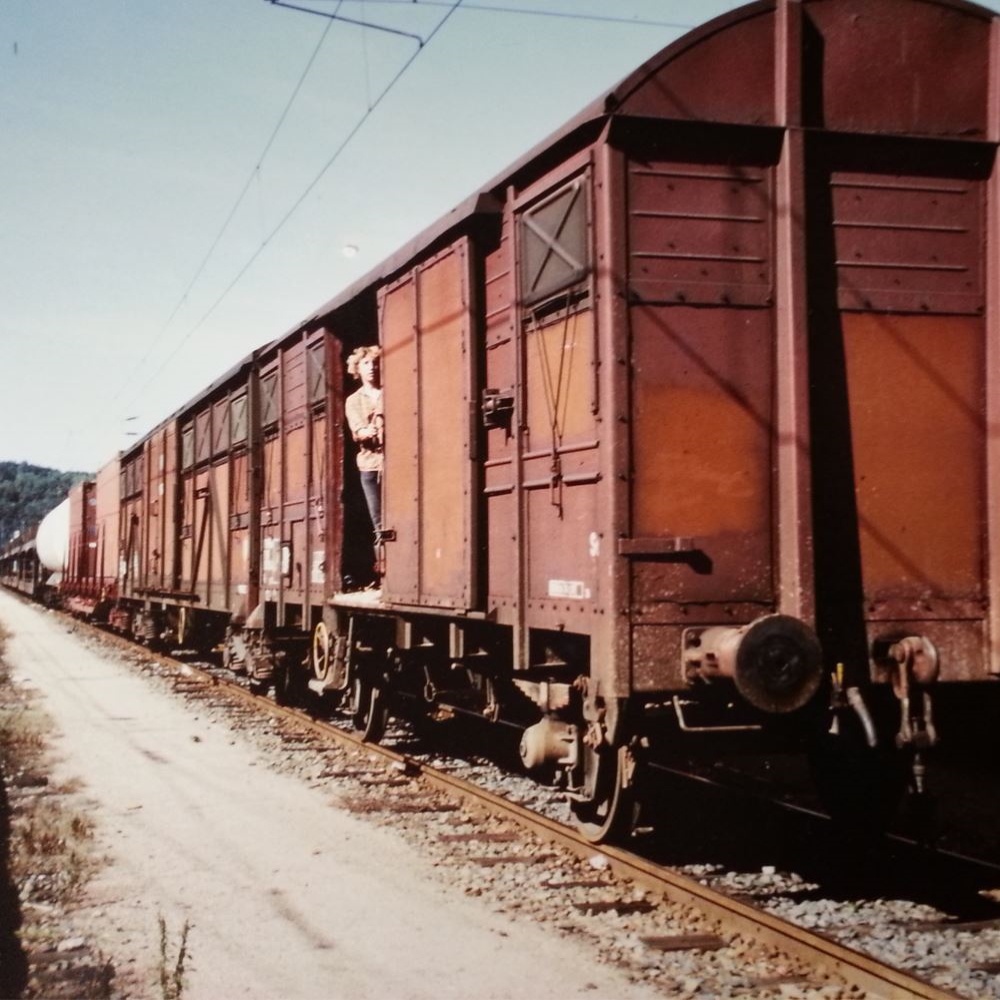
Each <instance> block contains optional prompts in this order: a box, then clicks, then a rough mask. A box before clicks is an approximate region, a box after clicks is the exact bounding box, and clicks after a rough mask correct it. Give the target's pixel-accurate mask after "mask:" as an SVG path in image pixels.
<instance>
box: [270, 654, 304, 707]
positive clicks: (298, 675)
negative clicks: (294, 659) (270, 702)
mask: <svg viewBox="0 0 1000 1000" xmlns="http://www.w3.org/2000/svg"><path fill="white" fill-rule="evenodd" d="M307 690H308V689H307V687H306V677H305V670H304V668H303V667H302V666H299V665H296V664H285V663H283V664H282V665H281V666H280V667H276V668H275V671H274V700H275V701H276V702H277V703H278V704H279V705H287V706H297V705H302V704H303V703H304V702H305V696H306V691H307Z"/></svg>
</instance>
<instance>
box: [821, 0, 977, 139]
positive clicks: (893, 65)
mask: <svg viewBox="0 0 1000 1000" xmlns="http://www.w3.org/2000/svg"><path fill="white" fill-rule="evenodd" d="M802 6H803V8H804V13H805V17H806V27H805V34H806V45H807V53H808V56H809V62H808V65H807V71H808V73H809V84H810V86H809V90H810V93H809V95H808V99H807V102H806V107H807V109H808V111H807V118H806V121H807V124H811V125H821V126H823V127H825V128H828V129H830V130H832V131H855V130H856V131H862V132H883V131H886V132H895V133H914V134H917V135H920V134H924V135H927V134H937V135H954V136H961V137H973V136H978V137H983V136H985V134H986V131H987V106H988V90H987V88H988V82H989V72H988V61H989V39H990V15H989V14H988V13H987V12H986V11H983V10H977V9H975V8H973V7H971V6H970V5H965V4H961V5H960V4H949V3H913V2H911V0H878V2H876V3H872V2H871V0H838V2H837V3H830V2H828V0H806V2H805V3H803V5H802Z"/></svg>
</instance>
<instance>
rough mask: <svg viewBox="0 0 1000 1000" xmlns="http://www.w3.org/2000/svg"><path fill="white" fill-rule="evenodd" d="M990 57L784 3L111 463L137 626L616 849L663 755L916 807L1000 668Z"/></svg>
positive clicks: (701, 40) (654, 83)
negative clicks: (366, 371) (720, 761)
mask: <svg viewBox="0 0 1000 1000" xmlns="http://www.w3.org/2000/svg"><path fill="white" fill-rule="evenodd" d="M997 39H998V27H997V19H996V18H995V17H994V15H992V14H991V13H989V12H987V11H985V10H983V9H982V8H979V7H977V6H974V5H972V4H969V3H964V2H961V0H764V2H759V3H752V4H750V5H748V6H745V7H742V8H739V9H738V10H735V11H733V12H731V13H730V14H727V15H725V16H723V17H720V18H718V19H716V20H714V21H711V22H709V23H708V24H706V25H704V26H702V27H701V28H698V29H696V30H695V31H693V32H691V33H690V34H689V35H687V36H685V37H684V38H682V39H680V40H679V41H677V42H675V43H674V44H672V45H670V46H669V47H667V48H666V49H664V50H663V51H662V52H661V53H660V54H659V55H657V56H656V57H654V58H653V59H651V60H650V61H648V62H647V63H646V64H645V65H643V66H641V67H640V68H639V69H637V70H636V71H635V72H634V73H633V74H632V75H631V76H629V77H628V78H627V79H626V80H624V81H622V82H621V83H620V84H619V85H618V86H617V87H615V88H614V89H613V90H611V91H610V92H609V93H608V94H606V95H605V96H604V97H602V98H601V99H600V100H599V101H597V102H595V103H594V104H592V105H590V106H589V107H588V108H586V109H585V110H584V112H583V113H581V114H580V115H579V116H578V117H577V118H576V119H574V120H573V121H571V122H569V123H568V124H567V125H566V126H565V127H564V128H563V129H561V130H560V131H559V132H558V133H556V134H555V135H553V136H551V137H550V138H549V139H547V140H546V141H545V142H544V143H542V144H541V145H539V146H538V147H537V148H536V149H534V150H532V151H531V152H530V153H528V154H527V155H526V156H524V157H523V158H522V159H521V160H520V161H518V162H517V163H516V164H514V165H513V166H512V167H511V168H510V169H508V170H507V171H505V172H504V173H503V174H501V175H500V176H498V177H497V178H496V179H495V180H494V181H492V182H490V183H489V184H487V185H485V186H484V187H483V188H482V189H481V190H480V191H479V192H477V193H476V194H475V195H474V196H473V197H471V198H470V199H468V200H467V201H466V202H465V203H463V204H462V205H460V206H459V207H458V208H457V209H456V210H455V211H454V212H452V213H451V214H450V215H449V216H447V217H446V218H444V219H442V220H441V221H440V222H439V223H438V224H437V225H435V226H433V227H432V228H431V229H430V230H428V231H427V232H425V233H423V234H421V235H420V236H419V237H417V238H416V239H415V240H414V241H413V242H412V243H411V244H409V245H408V246H407V247H405V248H403V249H402V250H400V251H399V252H398V253H397V254H396V255H395V256H393V257H392V258H390V259H389V260H387V261H386V262H384V263H383V264H382V265H381V266H380V267H379V268H377V269H376V270H375V271H373V272H372V273H370V274H369V275H367V276H366V277H365V278H363V279H362V280H361V281H359V282H358V283H356V284H355V285H353V286H352V287H351V288H348V289H346V290H345V291H344V292H342V293H341V294H340V295H338V296H337V297H336V298H334V299H333V300H331V301H330V302H328V303H326V304H325V305H324V306H322V307H321V308H320V309H318V310H317V311H316V312H315V313H313V314H312V315H311V316H309V317H307V318H306V319H305V320H304V321H303V322H302V323H301V324H299V325H298V326H297V327H296V328H294V329H293V330H291V331H290V332H289V333H287V334H285V335H284V336H282V337H280V338H278V339H277V340H275V341H274V342H273V343H271V344H269V345H268V346H266V347H264V348H262V349H261V350H259V351H256V352H254V353H253V354H252V355H250V356H249V357H248V358H246V359H244V361H243V362H241V363H240V364H239V365H237V366H236V367H235V368H233V369H232V370H231V371H230V372H229V373H228V374H226V375H225V376H224V377H223V378H221V379H220V380H218V381H217V382H216V383H214V384H213V385H212V386H210V387H209V388H208V389H206V390H205V391H204V392H203V393H202V394H201V395H199V396H198V397H197V398H196V399H194V400H192V401H191V402H190V403H189V404H187V405H186V406H185V407H183V408H182V409H181V410H180V411H178V412H177V413H176V414H174V415H173V416H172V417H170V418H169V419H168V420H166V421H165V422H163V423H162V424H161V425H160V426H158V427H157V428H155V429H154V430H153V431H152V432H151V433H150V434H149V435H147V436H146V437H145V438H144V439H143V440H142V441H140V442H138V443H137V444H136V446H135V447H134V448H132V449H131V450H130V451H128V452H126V453H124V454H123V455H122V456H120V475H118V476H116V477H110V476H109V477H108V480H107V484H106V485H107V489H106V491H105V495H106V496H107V497H108V504H107V507H106V514H105V515H104V516H105V518H106V520H105V522H104V523H105V524H106V527H107V532H108V534H107V535H106V536H104V537H112V535H111V534H110V533H111V532H113V531H114V530H115V529H114V525H115V522H116V520H117V539H118V542H117V546H118V551H117V554H116V557H117V565H118V570H117V573H116V574H115V578H114V581H113V584H114V587H115V588H117V589H116V591H115V592H114V602H113V604H112V605H111V606H110V610H109V616H110V620H111V621H112V622H113V623H115V624H117V625H118V626H119V627H122V628H124V629H128V630H131V631H134V632H136V633H138V634H140V635H143V636H145V637H147V638H150V639H153V638H160V639H163V638H166V639H169V640H171V641H178V642H189V641H193V640H194V639H199V640H201V641H203V642H205V643H208V644H218V645H219V646H220V647H221V648H223V649H224V656H225V659H226V660H227V662H228V663H229V664H230V665H231V666H233V667H234V668H235V669H240V670H245V671H246V672H247V673H248V675H249V676H250V678H251V679H252V681H253V682H254V683H256V684H258V685H261V686H263V685H265V684H270V683H274V685H275V688H276V690H277V692H278V694H279V695H280V696H281V697H284V698H298V697H304V696H305V695H306V694H307V693H310V692H311V693H312V694H314V695H322V696H323V697H325V698H327V699H333V700H339V701H341V702H342V703H343V704H346V705H347V706H348V707H350V708H351V710H352V711H353V713H354V715H355V719H356V721H357V723H358V725H359V726H360V727H361V728H362V730H363V732H364V733H365V735H366V736H368V737H369V738H371V739H377V738H379V737H380V736H381V733H382V730H383V728H384V725H385V720H386V717H387V713H388V712H389V711H390V708H391V706H392V705H393V704H395V703H396V702H395V700H394V699H396V697H397V696H401V695H403V694H406V695H409V696H411V698H412V699H413V700H414V701H415V702H416V703H417V704H419V705H421V706H422V707H423V709H424V710H425V711H426V712H427V713H429V714H431V715H438V714H442V713H445V712H451V711H455V710H456V709H461V710H465V711H470V712H473V713H475V714H477V715H481V716H483V717H485V718H487V719H493V720H496V719H501V718H508V717H514V718H516V719H518V720H519V721H520V722H522V723H523V724H524V725H525V730H524V736H523V739H522V741H521V755H522V758H523V760H524V763H525V765H526V766H527V767H529V768H532V769H537V770H538V771H540V772H546V773H548V774H549V775H550V776H553V775H554V776H555V778H556V779H557V780H558V781H560V782H561V783H562V785H563V786H564V787H565V788H566V790H567V793H568V794H569V795H570V797H571V799H572V800H573V802H574V803H575V809H576V812H577V815H578V818H579V820H580V822H581V824H582V825H583V827H584V829H585V830H586V831H587V832H588V834H589V835H590V836H592V837H593V839H595V840H600V839H602V838H604V837H607V836H609V835H611V834H613V833H614V832H616V831H617V830H618V829H619V828H620V827H621V825H622V824H624V823H625V822H627V820H628V819H629V818H630V817H631V815H632V804H633V803H632V796H633V790H634V788H635V785H636V777H637V774H638V773H639V772H640V771H641V764H642V745H643V743H644V741H646V740H647V739H648V738H650V736H655V735H657V734H658V733H659V732H661V731H666V730H669V731H670V732H671V733H673V734H680V735H682V736H683V734H685V733H687V732H689V731H692V730H696V731H698V732H706V731H707V732H717V733H720V734H723V733H726V732H730V731H733V730H740V731H744V730H746V729H747V727H758V726H759V727H762V728H764V729H765V730H768V729H770V730H773V729H775V728H776V727H775V723H781V725H779V726H777V728H778V729H779V730H781V731H786V730H787V731H789V732H793V733H802V732H804V733H807V734H809V733H811V734H813V735H815V736H817V737H818V736H819V734H833V735H832V736H831V737H830V738H831V740H832V745H833V747H834V755H836V754H838V753H840V752H841V749H842V748H845V747H847V746H848V742H849V738H854V739H856V740H857V741H858V742H859V743H860V744H862V745H865V746H868V747H872V748H874V747H877V746H880V745H881V746H889V747H896V748H898V749H900V750H901V751H902V752H903V755H904V757H905V759H906V760H908V761H910V762H912V763H913V765H914V773H915V774H916V775H917V777H919V774H920V764H921V754H922V753H923V751H924V750H925V749H926V748H927V747H929V746H931V745H933V744H934V743H935V742H936V740H937V730H936V726H935V719H934V713H933V706H934V700H933V699H934V697H936V695H935V692H936V691H940V690H942V686H944V685H948V686H950V687H951V688H956V687H960V688H962V689H965V690H969V691H972V692H974V695H973V699H974V700H976V701H977V703H978V704H979V705H980V706H982V705H983V704H984V702H983V699H982V696H983V694H984V692H986V691H987V690H989V691H990V692H992V690H993V688H992V687H991V684H995V681H996V679H997V676H998V674H1000V659H998V656H997V643H998V638H997V637H998V635H1000V622H998V621H997V618H998V615H1000V595H998V594H997V592H996V591H997V586H998V582H997V581H998V580H1000V572H998V570H1000V566H998V562H1000V535H998V530H1000V529H998V527H997V525H998V523H1000V522H998V518H997V512H996V506H997V503H998V498H1000V453H998V449H997V444H996V442H995V441H994V437H995V436H994V435H990V434H989V433H988V428H990V427H992V426H995V425H996V423H997V421H998V419H1000V413H998V410H1000V386H998V384H997V376H996V374H995V373H996V372H997V371H1000V364H998V357H997V355H998V346H1000V326H998V309H1000V288H998V281H1000V279H998V277H997V276H998V275H1000V267H998V262H1000V260H998V258H1000V234H998V223H997V219H998V217H1000V216H998V213H997V200H998V199H997V187H998V180H997V168H996V147H997V141H998V139H1000V112H998V108H1000V103H998V101H997V100H996V96H995V95H996V81H997V79H998V78H1000V50H998V44H1000V43H998V41H997ZM366 344H370V345H376V344H377V345H379V346H380V347H381V350H382V364H383V372H382V375H383V387H384V388H383V392H384V418H385V453H384V461H385V470H384V478H383V484H382V485H383V523H382V526H381V530H380V531H379V533H378V535H377V538H376V539H375V546H374V551H373V550H372V549H371V528H370V525H369V523H368V522H367V520H366V518H365V514H364V506H363V502H362V501H361V499H360V497H361V493H360V489H359V485H358V480H357V471H356V469H355V465H354V445H353V443H352V441H351V439H350V437H349V436H347V435H346V434H345V431H344V400H345V397H346V394H347V393H348V392H349V391H350V389H351V385H350V383H348V382H347V381H346V380H345V375H344V359H345V358H346V356H347V355H348V353H349V352H350V351H351V350H352V349H353V348H355V347H357V346H359V345H366ZM116 468H118V467H117V466H116ZM112 478H114V480H115V481H116V482H117V483H118V496H117V497H115V498H113V499H112V494H113V492H114V488H113V486H112V485H110V484H111V481H112ZM96 495H97V501H98V506H99V507H100V505H101V495H102V494H101V486H100V477H99V480H98V485H97V487H96ZM111 558H112V557H111V556H110V555H106V556H104V557H103V559H104V561H103V566H104V567H105V568H106V567H108V566H110V565H112V562H111ZM373 558H374V559H375V560H377V563H378V581H377V582H378V586H377V587H371V588H368V589H362V586H361V585H362V584H364V583H365V582H368V581H367V579H366V574H367V573H368V572H369V570H370V568H371V563H372V560H373ZM98 575H100V574H98ZM108 592H109V593H110V591H108Z"/></svg>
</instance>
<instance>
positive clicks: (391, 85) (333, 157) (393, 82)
mask: <svg viewBox="0 0 1000 1000" xmlns="http://www.w3.org/2000/svg"><path fill="white" fill-rule="evenodd" d="M462 2H463V0H455V2H454V3H453V4H452V5H451V7H450V9H449V10H448V12H447V13H446V14H445V15H444V17H442V18H441V20H440V21H439V22H438V23H437V24H436V25H435V26H434V28H433V29H431V31H430V32H429V34H428V35H427V38H426V39H424V40H423V44H422V45H420V46H419V47H418V48H417V49H416V51H414V52H413V54H412V55H411V56H410V57H409V58H408V59H407V60H406V61H405V62H404V63H403V65H402V66H401V67H400V69H399V70H398V71H397V72H396V74H395V75H394V76H393V77H392V79H391V80H390V81H389V82H388V84H386V86H385V87H384V88H383V89H382V91H381V93H380V94H379V95H378V96H377V97H376V98H375V100H374V101H373V102H372V103H371V105H370V106H369V107H368V109H367V110H366V111H365V112H364V114H363V115H362V116H361V117H360V118H359V119H358V121H357V122H356V123H355V124H354V126H353V127H352V128H351V130H350V131H349V132H348V133H347V135H346V136H345V137H344V139H343V140H342V141H341V142H340V144H339V145H338V146H337V148H336V149H335V150H334V151H333V154H332V155H331V156H330V157H329V159H328V160H327V161H326V162H325V163H324V164H323V166H322V167H321V168H320V170H319V172H318V173H317V174H316V175H315V176H314V177H313V179H312V180H311V181H310V182H309V184H308V185H307V186H306V188H305V189H304V190H303V191H302V193H301V194H300V195H299V196H298V198H296V199H295V201H294V202H293V203H292V205H291V207H290V208H289V209H288V210H287V211H286V212H285V214H284V215H283V216H282V217H281V219H280V220H279V222H278V224H277V225H276V226H275V227H274V228H273V229H272V230H271V231H270V233H268V234H267V236H265V237H264V239H263V240H262V241H261V244H260V246H259V247H257V249H256V250H255V251H254V252H253V254H251V256H250V258H249V259H248V260H247V261H246V263H245V264H244V265H243V266H242V267H241V268H240V270H239V271H238V272H237V273H236V275H235V277H234V278H233V279H232V280H231V281H230V282H229V284H228V285H226V287H225V289H223V291H222V293H221V294H220V295H219V296H218V298H216V299H215V301H214V302H213V303H212V305H211V306H209V308H208V309H207V310H206V312H205V313H204V314H203V315H202V316H201V318H200V319H199V320H198V321H197V322H196V323H195V324H194V326H192V327H191V329H189V330H188V332H187V333H186V334H184V336H183V337H182V338H181V339H180V340H179V341H178V342H177V344H176V345H175V347H174V349H173V350H172V351H171V352H170V353H169V354H168V355H167V356H166V357H165V358H164V359H163V361H162V362H161V363H160V364H159V366H158V367H157V368H156V369H155V371H154V372H153V373H152V375H150V376H149V378H148V379H147V380H146V381H145V382H143V383H142V384H141V385H140V386H139V387H138V388H137V389H136V392H135V395H134V396H133V397H131V398H133V399H135V398H138V396H139V395H140V394H141V393H142V392H144V391H145V390H146V389H147V388H149V386H150V385H152V383H153V382H154V381H155V380H156V379H157V378H158V377H159V376H160V374H161V373H162V372H163V370H164V369H165V368H166V367H167V365H169V364H170V362H171V361H173V359H174V358H175V357H176V356H177V355H178V354H179V353H180V351H181V349H182V348H183V347H184V345H185V344H186V343H187V342H188V341H189V340H190V339H191V338H192V337H193V336H194V335H195V334H196V333H197V332H198V330H200V329H201V327H202V326H204V324H205V323H206V322H207V321H208V319H209V318H210V317H211V316H212V315H213V313H214V312H215V310H216V309H218V308H219V306H220V305H221V304H222V303H223V302H224V301H225V299H226V298H228V296H229V293H230V292H231V291H232V290H233V289H234V288H235V287H236V285H237V284H239V282H240V280H241V279H242V278H243V276H244V275H245V274H246V273H247V271H249V270H250V268H251V267H252V266H253V264H254V263H255V262H256V260H257V259H258V258H259V257H260V255H261V254H262V253H263V252H264V250H265V249H266V248H267V246H268V244H269V243H270V242H271V240H273V239H274V237H275V236H276V235H277V234H278V233H279V232H280V231H281V230H282V229H283V228H284V227H285V225H286V224H287V223H288V221H289V220H290V219H291V218H292V216H293V215H294V214H295V213H296V212H297V211H298V210H299V208H300V207H301V206H302V204H303V202H305V200H306V199H307V198H308V197H309V195H310V194H311V193H312V192H313V190H314V189H315V188H316V185H317V184H319V182H320V181H321V180H322V179H323V177H324V176H325V175H326V173H327V171H328V170H329V169H330V168H331V167H332V166H333V164H334V163H336V162H337V160H338V159H339V158H340V156H341V154H342V153H343V152H344V150H345V149H346V148H347V146H348V145H349V144H350V142H351V140H352V139H353V138H354V137H355V136H356V135H357V134H358V132H360V131H361V129H362V127H363V126H364V125H365V123H366V122H367V121H368V119H369V118H370V117H371V116H372V114H373V113H374V112H375V110H376V109H377V108H378V106H379V105H380V104H381V103H382V101H383V100H384V99H385V98H386V96H387V95H388V94H389V93H390V91H392V89H393V88H394V87H395V86H396V84H397V83H398V82H399V80H400V79H401V78H402V77H403V75H404V74H405V73H406V71H407V70H408V69H409V68H410V67H411V66H412V65H413V63H414V61H415V60H416V59H417V57H418V56H419V55H420V54H421V53H422V52H423V51H424V49H425V47H426V46H427V44H428V43H429V42H430V41H431V40H432V39H433V38H434V36H435V35H436V34H437V33H438V32H439V31H440V30H441V29H442V28H443V27H444V25H445V24H446V23H447V21H448V19H449V18H450V17H451V16H452V14H454V13H455V11H456V10H458V8H459V7H460V6H461V5H462ZM331 23H333V22H331ZM255 169H256V168H255ZM248 186H249V185H248Z"/></svg>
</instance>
